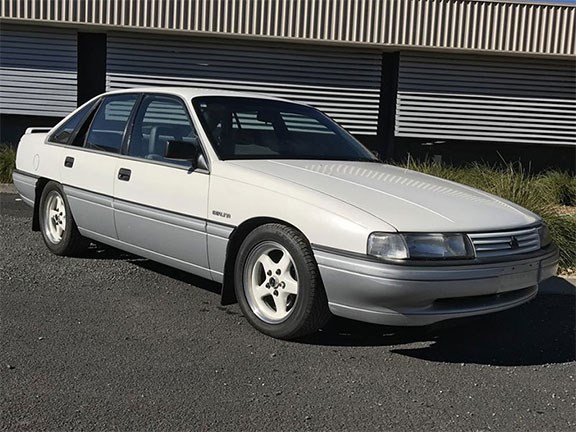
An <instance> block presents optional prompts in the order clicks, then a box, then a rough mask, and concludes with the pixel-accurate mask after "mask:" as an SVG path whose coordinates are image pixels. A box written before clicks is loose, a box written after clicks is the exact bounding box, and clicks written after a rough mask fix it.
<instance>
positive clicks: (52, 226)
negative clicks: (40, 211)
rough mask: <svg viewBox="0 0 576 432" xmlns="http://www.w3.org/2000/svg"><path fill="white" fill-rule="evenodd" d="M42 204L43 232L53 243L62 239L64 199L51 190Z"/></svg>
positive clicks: (64, 224)
mask: <svg viewBox="0 0 576 432" xmlns="http://www.w3.org/2000/svg"><path fill="white" fill-rule="evenodd" d="M45 203H46V204H45V205H44V233H45V234H46V236H47V237H48V240H50V242H52V243H54V244H58V243H60V242H61V241H62V238H63V237H64V233H65V232H66V206H65V205H64V199H63V198H62V195H60V194H59V193H58V192H56V191H51V192H49V193H48V196H47V197H46V201H45Z"/></svg>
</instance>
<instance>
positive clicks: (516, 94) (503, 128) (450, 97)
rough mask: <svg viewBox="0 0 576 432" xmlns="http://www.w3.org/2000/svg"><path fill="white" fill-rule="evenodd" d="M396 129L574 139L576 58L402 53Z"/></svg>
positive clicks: (454, 135) (419, 133) (484, 137)
mask: <svg viewBox="0 0 576 432" xmlns="http://www.w3.org/2000/svg"><path fill="white" fill-rule="evenodd" d="M397 103H398V105H397V114H396V128H395V131H396V135H397V136H401V137H423V138H436V139H438V138H441V139H459V140H477V141H500V142H525V143H539V144H556V145H576V68H575V64H574V62H571V61H561V60H549V59H547V60H539V59H525V58H501V57H487V56H464V55H442V56H433V55H431V54H426V53H416V54H402V56H401V60H400V72H399V82H398V102H397Z"/></svg>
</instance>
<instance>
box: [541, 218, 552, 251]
mask: <svg viewBox="0 0 576 432" xmlns="http://www.w3.org/2000/svg"><path fill="white" fill-rule="evenodd" d="M538 234H539V235H540V247H541V248H543V247H546V246H548V245H549V244H550V243H552V236H551V235H550V230H549V229H548V227H547V226H546V225H544V224H542V226H541V227H540V228H538Z"/></svg>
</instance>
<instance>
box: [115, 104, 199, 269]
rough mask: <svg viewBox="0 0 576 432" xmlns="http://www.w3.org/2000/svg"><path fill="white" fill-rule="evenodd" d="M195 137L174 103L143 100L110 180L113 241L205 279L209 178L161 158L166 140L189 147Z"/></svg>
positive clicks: (185, 114)
mask: <svg viewBox="0 0 576 432" xmlns="http://www.w3.org/2000/svg"><path fill="white" fill-rule="evenodd" d="M196 138H197V135H196V130H195V128H194V126H193V124H192V122H191V120H190V116H189V114H188V110H187V108H186V106H185V104H184V102H183V101H182V100H181V99H180V98H178V97H175V96H165V95H148V96H145V97H144V98H143V99H142V101H141V103H140V106H139V108H138V112H137V113H136V116H135V118H134V124H133V126H132V132H131V136H130V140H129V145H128V149H127V151H126V155H125V156H124V158H123V159H122V160H121V164H120V165H119V166H118V167H117V172H116V175H115V176H114V183H115V184H114V191H115V192H114V209H115V211H114V217H115V222H116V228H117V231H118V238H119V240H120V241H122V242H124V243H125V244H127V245H129V246H130V249H131V251H132V252H134V253H137V254H139V255H143V256H147V257H149V258H151V259H154V260H157V261H160V262H163V263H165V264H169V265H172V266H174V267H177V268H181V269H183V270H186V271H190V272H192V273H195V274H198V275H200V276H203V277H207V278H209V277H210V271H209V265H208V254H207V246H206V217H207V208H208V186H209V178H210V176H209V173H208V171H207V170H204V169H198V168H195V167H193V166H192V163H191V162H188V161H176V160H169V159H166V158H164V154H165V150H166V143H167V142H168V141H169V140H178V141H185V142H190V145H193V142H195V140H196Z"/></svg>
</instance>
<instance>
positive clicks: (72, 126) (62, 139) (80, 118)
mask: <svg viewBox="0 0 576 432" xmlns="http://www.w3.org/2000/svg"><path fill="white" fill-rule="evenodd" d="M98 101H99V100H95V101H93V102H91V103H88V104H86V105H84V106H83V107H81V108H80V109H78V110H77V111H76V112H75V113H74V114H73V115H72V117H70V118H69V119H68V120H66V122H65V123H64V124H63V125H62V126H60V127H59V128H58V129H56V131H55V132H54V133H52V135H50V137H49V138H48V141H49V142H52V143H56V144H66V145H69V144H72V138H73V136H74V133H75V132H76V131H77V130H78V128H79V127H80V125H81V124H82V123H83V122H84V120H85V119H86V118H87V117H88V114H90V112H91V111H92V110H93V109H94V106H95V105H96V104H97V103H98Z"/></svg>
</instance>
